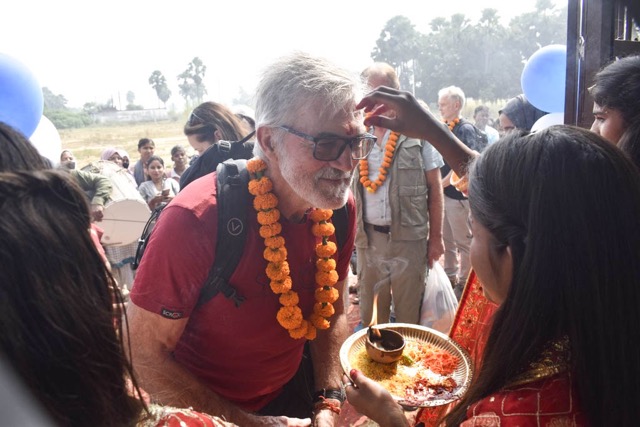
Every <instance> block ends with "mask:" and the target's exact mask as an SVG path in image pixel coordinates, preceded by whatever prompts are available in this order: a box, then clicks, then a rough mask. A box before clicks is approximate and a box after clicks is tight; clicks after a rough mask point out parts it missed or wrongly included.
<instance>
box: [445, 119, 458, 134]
mask: <svg viewBox="0 0 640 427" xmlns="http://www.w3.org/2000/svg"><path fill="white" fill-rule="evenodd" d="M444 123H445V124H446V125H447V126H448V127H449V130H450V131H451V132H453V128H454V127H456V126H458V123H460V119H459V118H456V119H453V120H452V121H448V120H445V121H444Z"/></svg>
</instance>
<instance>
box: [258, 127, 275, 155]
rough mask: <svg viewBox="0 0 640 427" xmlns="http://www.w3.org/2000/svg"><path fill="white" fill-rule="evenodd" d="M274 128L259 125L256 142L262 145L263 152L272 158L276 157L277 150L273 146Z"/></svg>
mask: <svg viewBox="0 0 640 427" xmlns="http://www.w3.org/2000/svg"><path fill="white" fill-rule="evenodd" d="M273 143H274V140H273V129H272V128H270V127H267V126H262V127H259V128H258V129H257V130H256V144H259V145H260V148H261V149H262V152H263V153H264V154H265V156H267V158H269V159H272V158H273V157H275V150H274V148H273Z"/></svg>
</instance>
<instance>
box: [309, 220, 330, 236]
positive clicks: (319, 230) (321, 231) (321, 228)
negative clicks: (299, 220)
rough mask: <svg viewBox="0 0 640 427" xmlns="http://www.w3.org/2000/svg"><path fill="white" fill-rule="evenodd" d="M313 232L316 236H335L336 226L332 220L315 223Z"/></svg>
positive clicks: (312, 227) (312, 228)
mask: <svg viewBox="0 0 640 427" xmlns="http://www.w3.org/2000/svg"><path fill="white" fill-rule="evenodd" d="M311 232H312V233H313V235H314V236H325V237H327V236H333V233H335V232H336V228H335V227H334V226H333V224H332V223H330V222H324V223H322V222H321V223H318V224H313V225H312V226H311Z"/></svg>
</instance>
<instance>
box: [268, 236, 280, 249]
mask: <svg viewBox="0 0 640 427" xmlns="http://www.w3.org/2000/svg"><path fill="white" fill-rule="evenodd" d="M264 245H265V246H266V247H268V248H273V249H275V248H281V247H283V246H284V237H282V236H273V237H265V238H264Z"/></svg>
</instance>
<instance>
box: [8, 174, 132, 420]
mask: <svg viewBox="0 0 640 427" xmlns="http://www.w3.org/2000/svg"><path fill="white" fill-rule="evenodd" d="M87 203H88V202H87V201H86V196H85V195H84V193H83V192H82V190H80V188H79V187H78V186H77V185H76V184H75V182H74V181H73V178H71V177H70V176H69V175H68V174H65V173H64V172H61V171H55V170H49V171H22V172H13V173H10V172H2V173H0V211H1V212H2V215H1V216H0V234H1V235H2V239H0V260H1V262H0V310H1V312H2V320H1V321H0V352H1V353H2V354H3V356H4V358H5V360H7V361H8V362H9V363H10V364H11V366H12V367H13V369H14V370H15V372H16V373H17V374H18V375H19V376H20V377H21V379H22V380H23V381H24V384H25V385H26V387H27V388H28V389H29V390H30V391H31V392H32V393H33V396H34V397H35V398H37V399H38V400H39V401H40V403H41V404H42V406H43V408H44V409H46V411H47V412H48V414H49V415H50V417H51V419H52V420H53V421H54V422H55V424H56V425H61V426H133V425H136V423H137V422H138V421H139V420H140V418H141V414H143V411H144V405H143V403H142V402H141V401H140V400H138V399H135V398H134V397H132V396H131V393H130V392H129V391H128V387H127V378H130V379H131V380H132V381H133V389H135V390H138V391H139V389H138V388H137V385H136V382H135V378H134V376H133V370H132V367H131V364H130V363H129V361H128V360H127V358H126V356H125V352H124V349H123V348H124V345H123V344H124V343H123V338H122V337H123V323H122V322H123V321H124V322H126V317H123V312H122V307H123V299H122V295H121V293H120V291H119V289H118V286H117V285H116V283H115V280H114V279H113V277H112V276H111V274H110V273H109V271H108V270H107V267H106V265H105V263H104V262H103V260H102V258H101V256H100V255H99V253H98V251H97V249H96V247H95V245H94V242H93V241H92V239H91V237H90V233H89V227H90V221H91V217H90V215H89V207H88V204H87ZM123 319H124V320H123Z"/></svg>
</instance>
